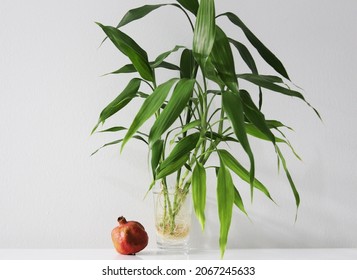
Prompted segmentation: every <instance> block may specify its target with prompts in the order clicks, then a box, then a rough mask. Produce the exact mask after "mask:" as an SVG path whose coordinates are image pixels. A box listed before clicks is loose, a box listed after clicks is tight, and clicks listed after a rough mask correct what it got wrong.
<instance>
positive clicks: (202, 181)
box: [192, 163, 206, 230]
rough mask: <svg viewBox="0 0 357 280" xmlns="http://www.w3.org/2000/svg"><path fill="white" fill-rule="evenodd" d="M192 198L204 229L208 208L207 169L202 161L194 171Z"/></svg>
mask: <svg viewBox="0 0 357 280" xmlns="http://www.w3.org/2000/svg"><path fill="white" fill-rule="evenodd" d="M192 200H193V207H194V209H195V213H196V217H197V219H198V221H199V222H200V224H201V227H202V230H204V228H205V208H206V169H205V168H204V167H203V166H202V164H201V163H197V164H196V166H195V168H194V169H193V172H192Z"/></svg>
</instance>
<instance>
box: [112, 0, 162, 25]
mask: <svg viewBox="0 0 357 280" xmlns="http://www.w3.org/2000/svg"><path fill="white" fill-rule="evenodd" d="M166 5H168V4H159V5H144V6H142V7H138V8H135V9H131V10H129V11H128V12H127V13H126V14H125V15H124V17H123V18H122V19H121V21H120V22H119V24H118V25H117V28H120V27H123V26H124V25H127V24H128V23H130V22H132V21H134V20H138V19H141V18H143V17H145V16H146V15H147V14H149V13H151V12H152V11H154V10H156V9H158V8H160V7H162V6H166Z"/></svg>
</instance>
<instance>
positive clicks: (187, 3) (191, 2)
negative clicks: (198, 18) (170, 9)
mask: <svg viewBox="0 0 357 280" xmlns="http://www.w3.org/2000/svg"><path fill="white" fill-rule="evenodd" d="M177 2H179V3H180V4H181V5H182V7H184V8H185V9H187V10H189V11H190V12H191V13H193V14H194V15H196V14H197V11H198V0H177Z"/></svg>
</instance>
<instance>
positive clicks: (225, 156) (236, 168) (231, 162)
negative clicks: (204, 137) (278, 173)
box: [218, 150, 273, 200]
mask: <svg viewBox="0 0 357 280" xmlns="http://www.w3.org/2000/svg"><path fill="white" fill-rule="evenodd" d="M218 154H219V157H220V158H221V159H222V160H223V162H224V164H225V165H226V166H227V167H228V168H229V169H230V170H232V171H233V172H234V173H235V174H237V175H238V176H239V177H240V178H241V179H242V180H243V181H245V182H247V183H250V175H249V171H248V170H247V169H245V168H244V167H243V166H242V165H241V164H240V163H239V162H238V161H237V160H236V159H235V158H234V157H233V156H232V155H231V154H230V153H229V152H228V151H226V150H218ZM253 186H254V187H255V188H256V189H258V190H260V191H261V192H262V193H264V194H265V195H266V196H267V197H268V198H269V199H271V200H273V199H272V197H271V195H270V193H269V191H268V189H267V188H266V187H265V186H264V185H263V184H262V183H261V182H260V181H259V180H258V179H256V178H254V182H253Z"/></svg>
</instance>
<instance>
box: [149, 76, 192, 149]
mask: <svg viewBox="0 0 357 280" xmlns="http://www.w3.org/2000/svg"><path fill="white" fill-rule="evenodd" d="M194 84H195V80H187V79H181V80H180V81H179V82H178V83H177V85H176V87H175V89H174V91H173V93H172V96H171V98H170V100H169V102H168V103H167V105H166V107H165V109H164V110H163V111H162V112H161V114H160V116H159V117H158V118H157V119H156V121H155V123H154V125H153V126H152V128H151V130H150V137H149V141H150V143H155V142H156V140H158V139H159V138H160V137H161V135H162V134H163V133H164V132H165V131H166V130H167V129H168V128H169V127H170V126H171V125H172V124H173V123H174V122H175V120H176V119H177V118H178V117H179V115H180V114H181V112H182V111H183V109H184V108H185V107H186V106H187V103H188V101H189V100H190V97H191V96H192V92H193V87H194Z"/></svg>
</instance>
